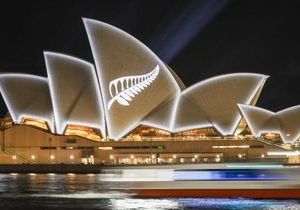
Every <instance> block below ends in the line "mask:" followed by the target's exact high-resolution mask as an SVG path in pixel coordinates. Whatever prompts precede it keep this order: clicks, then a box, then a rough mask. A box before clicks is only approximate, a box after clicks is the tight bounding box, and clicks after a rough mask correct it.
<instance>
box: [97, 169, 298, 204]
mask: <svg viewBox="0 0 300 210" xmlns="http://www.w3.org/2000/svg"><path fill="white" fill-rule="evenodd" d="M101 179H102V181H108V182H111V183H114V184H115V185H113V184H112V189H111V190H122V191H125V192H128V193H131V194H132V195H134V196H135V197H198V198H199V197H200V198H260V199H273V198H274V199H275V198H276V199H292V198H300V167H298V166H290V165H281V164H257V163H255V164H240V163H232V164H189V165H168V166H165V165H164V166H123V167H120V168H111V169H105V170H103V171H102V176H101ZM116 184H117V186H118V187H115V186H116Z"/></svg>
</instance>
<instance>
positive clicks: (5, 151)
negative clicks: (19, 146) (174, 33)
mask: <svg viewBox="0 0 300 210" xmlns="http://www.w3.org/2000/svg"><path fill="white" fill-rule="evenodd" d="M2 151H3V152H4V153H6V154H8V155H12V156H15V157H16V159H17V160H22V161H23V162H24V163H30V164H33V163H35V162H34V161H33V160H31V158H30V157H27V156H26V155H22V154H18V153H16V152H12V151H9V150H7V148H5V147H2Z"/></svg>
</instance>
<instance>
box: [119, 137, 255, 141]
mask: <svg viewBox="0 0 300 210" xmlns="http://www.w3.org/2000/svg"><path fill="white" fill-rule="evenodd" d="M120 140H121V141H202V140H258V138H256V137H244V138H242V137H236V136H227V137H208V136H205V137H202V136H195V137H142V138H140V139H138V138H122V139H120Z"/></svg>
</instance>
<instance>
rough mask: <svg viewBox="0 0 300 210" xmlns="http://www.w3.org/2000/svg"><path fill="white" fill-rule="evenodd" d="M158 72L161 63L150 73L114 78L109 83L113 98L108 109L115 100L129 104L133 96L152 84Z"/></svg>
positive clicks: (124, 104)
mask: <svg viewBox="0 0 300 210" xmlns="http://www.w3.org/2000/svg"><path fill="white" fill-rule="evenodd" d="M158 74H159V65H157V66H156V67H155V68H154V69H153V70H152V71H151V72H149V73H148V74H144V75H137V76H126V77H120V78H118V79H115V80H112V81H111V82H110V83H109V93H110V96H111V97H112V98H111V99H110V101H109V102H108V105H107V106H108V110H110V107H111V106H112V104H113V103H114V102H115V101H117V102H118V103H119V104H121V105H123V106H129V105H130V104H129V101H132V98H134V97H135V96H136V95H138V94H139V93H140V92H142V91H143V90H144V89H145V88H147V87H148V86H149V85H151V83H152V82H153V81H154V80H155V79H156V78H157V76H158ZM119 89H121V90H119Z"/></svg>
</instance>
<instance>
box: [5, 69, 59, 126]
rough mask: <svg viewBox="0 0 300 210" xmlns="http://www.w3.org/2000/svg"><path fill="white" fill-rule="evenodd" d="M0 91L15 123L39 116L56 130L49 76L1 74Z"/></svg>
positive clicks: (38, 117)
mask: <svg viewBox="0 0 300 210" xmlns="http://www.w3.org/2000/svg"><path fill="white" fill-rule="evenodd" d="M0 92H1V94H2V96H3V99H4V101H5V104H6V105H7V108H8V111H9V113H10V115H11V117H12V119H13V121H14V123H21V122H22V118H24V117H29V118H37V119H40V120H44V121H46V122H47V123H48V126H49V128H50V129H51V131H52V132H54V119H53V109H52V104H51V98H50V92H49V88H48V81H47V78H44V77H39V76H34V75H27V74H0Z"/></svg>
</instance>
